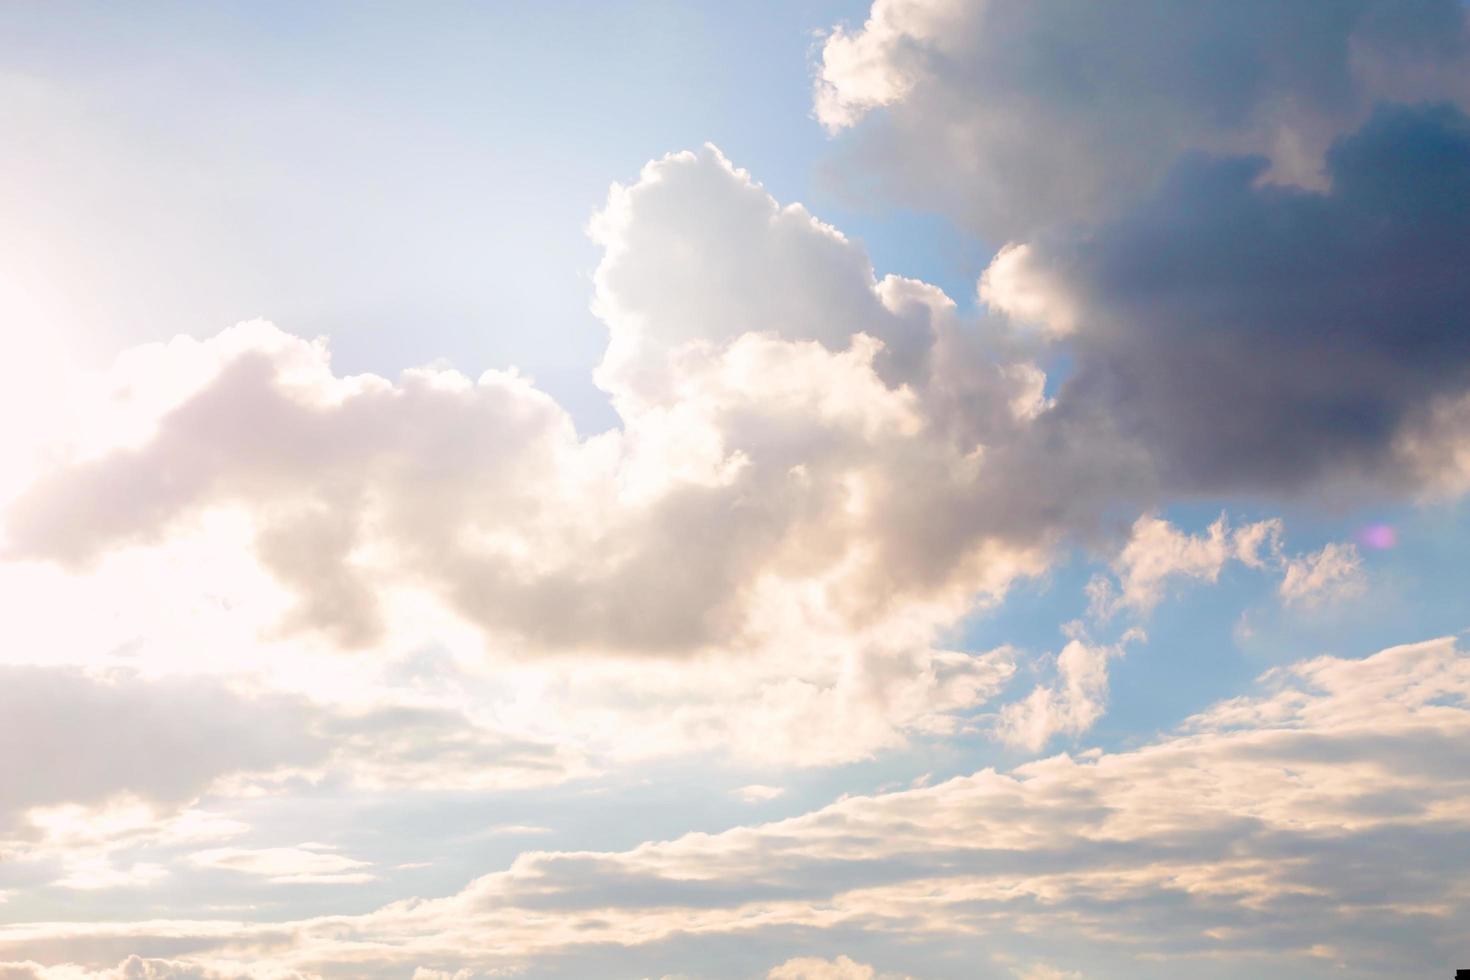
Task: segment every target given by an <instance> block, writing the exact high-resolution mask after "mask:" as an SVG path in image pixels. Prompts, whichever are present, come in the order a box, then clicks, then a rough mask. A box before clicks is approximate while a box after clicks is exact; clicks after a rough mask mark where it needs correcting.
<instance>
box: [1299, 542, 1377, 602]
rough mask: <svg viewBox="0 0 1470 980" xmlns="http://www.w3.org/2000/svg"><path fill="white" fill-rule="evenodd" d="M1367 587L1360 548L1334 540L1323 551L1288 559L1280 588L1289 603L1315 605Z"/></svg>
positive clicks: (1347, 596)
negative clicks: (1359, 552)
mask: <svg viewBox="0 0 1470 980" xmlns="http://www.w3.org/2000/svg"><path fill="white" fill-rule="evenodd" d="M1366 588H1367V582H1366V577H1365V575H1364V572H1363V559H1362V558H1361V557H1360V556H1359V555H1358V549H1357V547H1356V546H1354V545H1352V544H1342V543H1339V542H1335V541H1334V542H1330V543H1328V544H1326V545H1324V546H1323V547H1322V550H1321V551H1317V552H1314V553H1312V554H1310V555H1304V556H1302V557H1299V558H1292V559H1290V560H1288V561H1287V562H1286V574H1285V575H1284V576H1282V579H1281V586H1280V588H1279V590H1278V591H1279V592H1280V593H1281V598H1282V601H1284V602H1285V603H1287V604H1288V605H1293V606H1306V607H1312V606H1318V605H1321V604H1323V603H1325V602H1333V601H1336V600H1339V599H1347V598H1350V597H1352V596H1356V595H1360V594H1362V592H1363V591H1364V589H1366Z"/></svg>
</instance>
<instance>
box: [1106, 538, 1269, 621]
mask: <svg viewBox="0 0 1470 980" xmlns="http://www.w3.org/2000/svg"><path fill="white" fill-rule="evenodd" d="M1281 534H1282V523H1281V521H1280V520H1274V519H1273V520H1267V521H1257V522H1255V523H1252V524H1247V525H1245V526H1244V527H1239V528H1236V529H1235V530H1233V531H1232V530H1231V529H1230V526H1229V523H1228V521H1227V519H1226V517H1225V515H1224V514H1221V515H1220V517H1219V518H1218V519H1217V520H1215V522H1214V523H1213V524H1211V525H1210V526H1209V528H1208V529H1206V531H1205V532H1204V533H1203V534H1199V535H1192V534H1186V533H1185V532H1183V531H1181V530H1180V529H1179V528H1177V527H1175V526H1174V525H1173V524H1171V523H1169V522H1168V521H1166V520H1164V519H1163V518H1161V517H1159V516H1158V515H1156V514H1144V515H1143V516H1142V517H1140V518H1138V520H1137V521H1135V522H1134V523H1133V528H1132V530H1131V531H1130V533H1129V536H1128V542H1127V543H1126V544H1125V545H1124V546H1123V549H1122V550H1121V551H1120V552H1119V553H1118V556H1117V558H1115V559H1114V560H1113V563H1112V565H1113V570H1114V572H1115V573H1116V575H1117V579H1118V586H1117V588H1114V587H1113V585H1112V584H1111V583H1110V582H1109V581H1108V580H1106V579H1103V578H1097V579H1094V580H1093V581H1092V582H1091V583H1089V585H1088V591H1089V593H1090V594H1091V596H1092V611H1093V614H1094V615H1098V616H1102V617H1104V618H1105V617H1107V616H1110V615H1112V614H1113V613H1114V612H1116V611H1117V610H1118V609H1119V608H1121V607H1128V608H1131V609H1133V610H1134V611H1135V612H1139V613H1147V612H1149V611H1150V610H1152V609H1153V608H1154V607H1155V606H1157V605H1158V604H1159V602H1160V600H1162V599H1163V598H1164V594H1165V590H1166V588H1167V587H1168V585H1169V583H1170V582H1171V581H1173V580H1176V579H1198V580H1202V581H1206V582H1214V581H1216V580H1217V579H1218V578H1219V577H1220V572H1221V570H1222V569H1224V567H1225V565H1226V563H1227V562H1229V561H1231V560H1236V561H1239V562H1241V563H1242V564H1244V565H1247V566H1249V567H1251V568H1260V567H1262V566H1263V565H1265V564H1266V563H1267V562H1277V561H1279V560H1280V551H1281Z"/></svg>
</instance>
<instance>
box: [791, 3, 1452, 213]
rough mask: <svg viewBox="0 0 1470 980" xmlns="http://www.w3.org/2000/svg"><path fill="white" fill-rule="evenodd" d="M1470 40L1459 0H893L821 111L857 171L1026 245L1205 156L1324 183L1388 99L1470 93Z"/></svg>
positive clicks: (836, 54)
mask: <svg viewBox="0 0 1470 980" xmlns="http://www.w3.org/2000/svg"><path fill="white" fill-rule="evenodd" d="M1467 42H1470V30H1467V27H1466V14H1465V11H1464V8H1463V6H1462V5H1461V4H1459V3H1457V2H1455V0H1429V2H1425V3H1418V4H1410V5H1406V4H1401V3H1394V2H1392V0H1354V2H1349V3H1340V4H1331V5H1328V6H1322V7H1311V8H1307V9H1303V8H1300V7H1297V6H1283V5H1280V4H1240V3H1230V2H1228V0H1210V2H1205V3H1192V4H1187V5H1170V6H1164V7H1160V6H1159V5H1156V4H1149V3H1142V2H1125V3H1120V4H1113V5H1110V6H1109V7H1108V8H1107V10H1106V11H1104V10H1101V9H1096V8H1093V7H1090V6H1086V5H1084V6H1078V5H1076V4H1071V3H1065V2H1042V3H1028V4H1024V5H1020V6H1017V5H1014V4H1007V3H997V2H992V0H877V2H875V3H874V4H873V5H872V9H871V13H870V15H869V18H868V19H867V21H866V22H865V23H864V24H863V25H862V26H861V27H858V28H849V27H838V28H836V29H834V30H833V31H832V32H831V33H830V34H829V35H828V37H827V38H826V40H825V42H824V44H823V46H822V51H821V63H820V65H819V66H818V70H817V79H816V89H815V111H816V115H817V118H818V119H819V120H820V121H821V122H822V123H823V124H824V125H825V126H826V127H827V128H828V129H829V130H830V131H832V132H840V131H843V130H847V129H853V128H855V129H856V132H855V133H854V135H853V137H852V139H851V141H850V143H849V144H848V145H847V146H846V148H845V160H844V164H845V167H844V170H846V171H848V172H856V173H857V174H858V175H860V177H859V179H862V178H866V177H869V176H872V177H874V178H875V179H876V181H877V183H878V185H879V186H880V187H881V188H882V189H883V190H884V191H886V192H887V193H888V194H889V195H891V196H893V197H896V198H898V199H900V200H902V201H904V202H906V203H910V204H918V205H920V206H923V207H927V208H930V209H933V210H936V211H939V212H942V213H947V214H955V215H958V216H960V217H961V218H962V219H964V220H966V221H968V222H969V223H970V224H971V225H972V226H973V227H976V228H978V229H979V230H980V231H981V232H983V233H986V234H990V235H999V236H1007V237H1014V236H1017V235H1022V234H1028V233H1030V232H1031V231H1033V230H1035V229H1036V228H1037V227H1040V226H1043V225H1047V224H1052V223H1055V222H1058V221H1073V220H1078V219H1084V220H1091V219H1096V218H1100V217H1103V216H1106V215H1108V214H1110V213H1112V212H1114V211H1115V210H1116V209H1117V208H1119V207H1123V206H1126V205H1127V204H1128V203H1129V202H1130V201H1131V200H1133V199H1136V198H1137V197H1138V196H1139V195H1142V194H1146V193H1148V192H1149V191H1150V190H1151V189H1152V188H1153V187H1154V186H1155V185H1156V184H1157V182H1158V181H1159V180H1161V179H1162V178H1163V175H1164V174H1165V173H1166V172H1167V171H1168V170H1169V168H1170V167H1172V166H1173V164H1174V162H1175V161H1176V160H1177V159H1178V158H1179V157H1180V156H1181V155H1183V154H1186V153H1189V152H1191V151H1208V152H1216V153H1235V154H1260V155H1265V156H1267V157H1269V158H1270V159H1271V161H1272V167H1271V171H1270V174H1269V176H1270V178H1271V179H1272V180H1274V181H1277V182H1292V183H1297V184H1304V185H1308V186H1321V185H1322V184H1323V183H1324V180H1323V177H1322V174H1321V169H1320V168H1321V162H1322V155H1323V152H1324V151H1325V150H1326V148H1327V146H1328V145H1329V144H1330V143H1331V141H1332V140H1333V139H1334V138H1335V137H1337V136H1339V135H1341V134H1342V133H1344V132H1346V131H1348V130H1351V129H1353V128H1355V127H1356V126H1357V125H1359V124H1360V123H1361V122H1362V120H1363V119H1364V118H1365V117H1366V116H1367V114H1368V112H1369V110H1370V109H1371V108H1372V106H1373V105H1374V104H1375V103H1377V102H1380V101H1383V100H1401V101H1402V100H1418V99H1424V98H1452V99H1458V100H1460V101H1461V102H1462V104H1464V103H1466V102H1470V57H1467V52H1470V43H1467Z"/></svg>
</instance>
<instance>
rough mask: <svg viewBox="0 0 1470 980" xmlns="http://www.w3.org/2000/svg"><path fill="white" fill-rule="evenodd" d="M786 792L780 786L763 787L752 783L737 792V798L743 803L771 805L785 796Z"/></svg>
mask: <svg viewBox="0 0 1470 980" xmlns="http://www.w3.org/2000/svg"><path fill="white" fill-rule="evenodd" d="M785 793H786V790H785V789H784V788H783V787H780V786H762V785H760V784H759V783H752V784H750V785H749V786H742V787H740V788H739V789H737V790H735V798H736V799H738V800H739V801H740V802H742V803H769V802H770V801H771V800H774V799H777V798H779V797H781V796H783V795H784V794H785Z"/></svg>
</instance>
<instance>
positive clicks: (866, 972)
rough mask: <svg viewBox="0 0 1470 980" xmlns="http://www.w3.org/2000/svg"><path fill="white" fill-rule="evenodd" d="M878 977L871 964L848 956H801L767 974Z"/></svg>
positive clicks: (770, 977)
mask: <svg viewBox="0 0 1470 980" xmlns="http://www.w3.org/2000/svg"><path fill="white" fill-rule="evenodd" d="M877 977H878V973H877V971H876V970H874V969H873V968H872V967H871V966H868V965H867V964H866V963H859V962H857V961H856V960H853V959H852V958H850V957H847V956H839V957H837V958H836V959H831V960H824V959H822V958H820V957H816V956H800V957H797V958H795V959H790V960H787V961H786V962H785V963H782V964H781V965H780V966H774V967H772V968H771V971H770V972H769V973H767V974H766V980H876V978H877ZM895 980H896V978H895Z"/></svg>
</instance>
